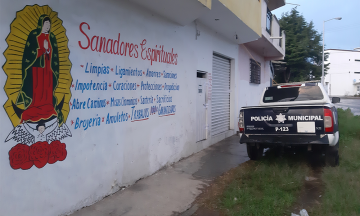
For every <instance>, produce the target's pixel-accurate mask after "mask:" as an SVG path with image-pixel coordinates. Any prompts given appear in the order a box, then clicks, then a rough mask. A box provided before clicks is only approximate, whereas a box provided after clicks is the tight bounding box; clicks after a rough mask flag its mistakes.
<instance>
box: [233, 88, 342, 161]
mask: <svg viewBox="0 0 360 216" xmlns="http://www.w3.org/2000/svg"><path fill="white" fill-rule="evenodd" d="M338 102H340V98H337V97H333V98H332V100H330V98H329V96H328V95H327V93H326V91H325V89H324V87H323V85H322V84H321V83H317V82H304V83H290V84H280V85H276V86H272V87H267V88H266V89H265V90H264V91H263V94H262V96H261V99H260V106H254V107H242V108H241V110H240V114H239V130H240V143H241V144H246V145H247V153H248V156H249V158H250V159H251V160H257V159H259V158H260V157H261V156H262V155H263V151H264V148H269V147H284V146H306V147H307V148H308V150H320V151H319V152H325V160H326V163H327V165H330V166H337V165H338V163H339V154H338V148H339V129H338V128H339V127H338V115H337V110H336V108H335V106H334V103H338Z"/></svg>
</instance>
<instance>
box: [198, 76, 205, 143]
mask: <svg viewBox="0 0 360 216" xmlns="http://www.w3.org/2000/svg"><path fill="white" fill-rule="evenodd" d="M205 83H206V79H205V78H197V85H198V88H197V97H196V100H197V103H196V124H197V125H196V128H197V132H196V141H201V140H205V139H206V107H207V106H206V104H205V103H206V95H205V90H206V88H205Z"/></svg>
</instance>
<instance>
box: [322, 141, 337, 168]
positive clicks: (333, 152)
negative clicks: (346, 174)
mask: <svg viewBox="0 0 360 216" xmlns="http://www.w3.org/2000/svg"><path fill="white" fill-rule="evenodd" d="M325 160H326V165H327V166H332V167H336V166H339V143H338V144H336V145H335V146H327V147H326V152H325Z"/></svg>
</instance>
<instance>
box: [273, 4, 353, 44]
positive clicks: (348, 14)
mask: <svg viewBox="0 0 360 216" xmlns="http://www.w3.org/2000/svg"><path fill="white" fill-rule="evenodd" d="M286 2H287V3H295V4H299V5H300V6H298V7H297V10H298V11H299V12H300V14H302V15H303V16H304V17H305V19H306V21H307V22H310V21H313V23H314V26H315V29H316V30H317V31H318V32H319V33H322V28H323V27H322V26H323V21H324V20H328V19H331V18H335V17H342V20H340V21H339V20H331V21H328V22H326V23H325V49H347V50H352V49H354V48H356V47H360V0H341V1H339V0H286ZM294 7H295V5H290V4H286V5H285V6H283V7H281V8H279V9H276V10H274V11H272V13H273V14H275V15H276V17H277V18H279V19H280V18H281V15H282V13H284V12H288V11H291V9H292V8H294Z"/></svg>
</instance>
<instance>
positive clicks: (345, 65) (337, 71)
mask: <svg viewBox="0 0 360 216" xmlns="http://www.w3.org/2000/svg"><path fill="white" fill-rule="evenodd" d="M326 52H328V53H329V58H328V61H327V62H326V63H330V66H329V70H328V71H327V75H326V76H325V83H327V84H328V85H327V88H328V93H329V95H331V96H353V95H355V94H356V86H355V85H354V82H359V81H360V52H359V51H350V50H327V51H326ZM356 59H357V60H358V61H355V60H356ZM356 72H359V73H356Z"/></svg>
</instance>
